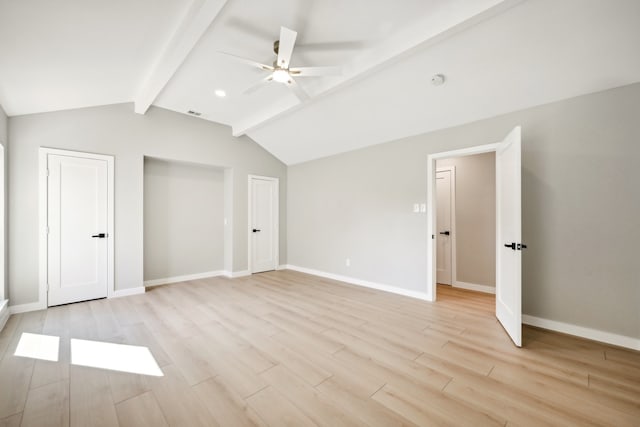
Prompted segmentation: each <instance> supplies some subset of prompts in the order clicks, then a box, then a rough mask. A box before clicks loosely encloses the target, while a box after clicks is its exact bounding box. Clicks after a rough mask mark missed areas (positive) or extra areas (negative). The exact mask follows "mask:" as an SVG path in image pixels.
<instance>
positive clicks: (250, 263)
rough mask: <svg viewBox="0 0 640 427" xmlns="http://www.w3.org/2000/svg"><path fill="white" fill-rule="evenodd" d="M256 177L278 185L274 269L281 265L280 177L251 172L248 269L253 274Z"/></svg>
mask: <svg viewBox="0 0 640 427" xmlns="http://www.w3.org/2000/svg"><path fill="white" fill-rule="evenodd" d="M254 179H260V180H263V181H272V182H274V183H275V186H276V191H275V193H274V196H273V197H274V198H275V199H276V200H275V203H274V204H273V206H274V211H275V212H274V213H273V218H274V219H273V222H274V223H273V229H274V236H275V239H273V250H274V254H275V256H276V260H275V264H276V265H275V266H274V267H275V268H274V270H277V269H278V267H279V265H280V178H275V177H272V176H262V175H252V174H249V175H248V176H247V183H248V191H247V193H248V203H247V242H248V243H247V267H248V268H247V269H248V271H249V274H253V236H252V233H251V232H250V229H251V227H252V224H253V211H252V208H253V186H252V185H251V184H252V181H253V180H254Z"/></svg>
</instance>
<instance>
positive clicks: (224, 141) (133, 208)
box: [9, 104, 287, 305]
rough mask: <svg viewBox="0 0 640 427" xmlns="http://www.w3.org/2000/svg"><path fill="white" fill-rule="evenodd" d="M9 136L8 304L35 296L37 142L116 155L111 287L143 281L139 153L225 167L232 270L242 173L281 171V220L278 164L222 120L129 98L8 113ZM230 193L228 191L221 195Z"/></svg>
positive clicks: (242, 257)
mask: <svg viewBox="0 0 640 427" xmlns="http://www.w3.org/2000/svg"><path fill="white" fill-rule="evenodd" d="M9 139H10V140H11V142H12V147H14V148H15V149H12V150H10V152H9V164H10V171H9V178H10V182H9V190H10V199H9V202H10V203H9V214H10V217H11V227H10V232H9V251H10V253H11V257H10V259H9V297H10V301H11V304H12V305H14V304H25V303H30V302H35V301H37V299H38V147H40V146H44V147H53V148H61V149H69V150H78V151H89V152H95V153H101V154H111V155H114V156H115V228H116V229H115V251H116V255H115V270H116V271H115V286H116V289H126V288H132V287H138V286H142V283H143V174H144V172H143V169H144V167H143V165H144V156H149V157H158V158H163V159H172V160H177V161H183V162H193V163H202V164H208V165H211V166H219V167H226V168H230V179H229V180H225V181H228V182H230V183H231V184H230V189H229V191H228V192H225V196H227V197H228V198H229V200H230V202H231V203H229V204H227V205H226V206H228V209H229V212H228V214H229V215H232V217H231V221H230V225H229V227H232V230H230V231H229V233H231V232H232V241H233V253H232V255H233V271H244V270H246V269H247V186H248V183H247V175H248V174H258V175H267V176H274V177H278V178H280V187H281V188H280V194H281V197H280V212H281V216H280V222H281V224H283V225H284V224H286V215H285V213H286V196H285V195H286V175H287V170H286V167H285V165H284V164H283V163H281V162H280V161H279V160H277V159H276V158H274V157H273V156H271V155H270V154H269V153H267V152H266V151H265V150H263V149H262V148H261V147H260V146H258V145H257V144H255V143H254V142H253V141H251V140H250V139H249V138H246V137H244V138H234V137H232V136H231V130H230V129H229V128H228V127H226V126H223V125H218V124H215V123H211V122H207V121H205V120H201V119H197V118H193V117H189V116H186V115H183V114H178V113H174V112H170V111H168V110H164V109H161V108H151V109H150V110H149V112H148V113H147V114H146V115H144V116H143V115H138V114H135V113H134V112H133V106H132V105H131V104H119V105H111V106H104V107H95V108H83V109H78V110H69V111H61V112H53V113H43V114H33V115H27V116H18V117H11V118H10V119H9ZM227 193H228V194H227ZM280 242H281V244H280V259H281V260H282V262H285V260H286V227H284V226H282V227H281V228H280Z"/></svg>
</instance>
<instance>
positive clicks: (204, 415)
mask: <svg viewBox="0 0 640 427" xmlns="http://www.w3.org/2000/svg"><path fill="white" fill-rule="evenodd" d="M162 370H163V372H164V376H163V377H150V378H149V380H148V381H149V386H150V387H151V390H152V391H153V394H154V396H155V397H156V399H157V401H158V404H159V405H160V408H161V410H162V413H163V414H164V416H165V419H166V420H167V423H168V424H169V425H171V426H203V427H204V426H217V425H218V423H217V422H216V420H215V418H214V417H213V416H212V415H211V413H210V412H209V410H208V409H207V407H206V406H205V405H204V404H203V403H202V402H201V401H200V399H198V397H197V396H196V394H195V392H194V391H193V389H192V388H191V386H189V384H188V383H187V381H186V380H185V379H184V378H183V377H182V376H181V375H180V371H179V370H178V369H177V368H176V367H175V366H172V365H167V366H165V367H163V368H162Z"/></svg>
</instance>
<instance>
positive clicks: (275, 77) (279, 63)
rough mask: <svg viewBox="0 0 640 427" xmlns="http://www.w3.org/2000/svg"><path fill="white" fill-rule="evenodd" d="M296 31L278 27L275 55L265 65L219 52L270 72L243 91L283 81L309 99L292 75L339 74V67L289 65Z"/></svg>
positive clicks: (303, 98)
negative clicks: (269, 63)
mask: <svg viewBox="0 0 640 427" xmlns="http://www.w3.org/2000/svg"><path fill="white" fill-rule="evenodd" d="M297 36H298V33H297V32H295V31H293V30H290V29H289V28H285V27H281V28H280V39H279V40H276V41H275V42H273V51H274V52H275V54H276V55H277V58H276V60H275V61H274V62H273V65H266V64H262V63H260V62H256V61H253V60H251V59H246V58H242V57H240V56H236V55H232V54H230V53H226V52H219V53H221V54H223V55H226V56H228V57H230V58H233V59H234V60H236V61H240V62H243V63H245V64H248V65H250V66H252V67H256V68H259V69H261V70H264V71H268V72H269V73H270V74H269V75H268V76H266V77H265V78H264V79H262V80H260V81H259V82H258V83H257V84H255V85H253V86H250V87H249V88H248V89H246V90H245V91H244V92H243V93H244V94H249V93H252V92H255V91H256V90H258V89H260V88H261V87H262V86H263V85H264V84H265V83H268V82H271V81H275V82H278V83H283V84H284V85H285V86H287V87H288V88H289V89H290V90H291V91H292V92H293V93H294V95H296V97H298V99H299V100H300V101H305V100H307V99H309V95H308V94H307V93H306V92H305V91H304V90H303V89H302V88H301V87H300V86H299V85H298V83H297V82H296V80H295V79H294V77H321V76H337V75H340V74H341V70H340V67H290V63H291V55H292V54H293V48H294V46H295V43H296V37H297Z"/></svg>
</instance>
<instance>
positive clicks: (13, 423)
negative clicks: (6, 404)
mask: <svg viewBox="0 0 640 427" xmlns="http://www.w3.org/2000/svg"><path fill="white" fill-rule="evenodd" d="M21 422H22V412H19V413H17V414H14V415H11V416H9V417H6V418H2V419H0V427H19V426H20V423H21Z"/></svg>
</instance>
